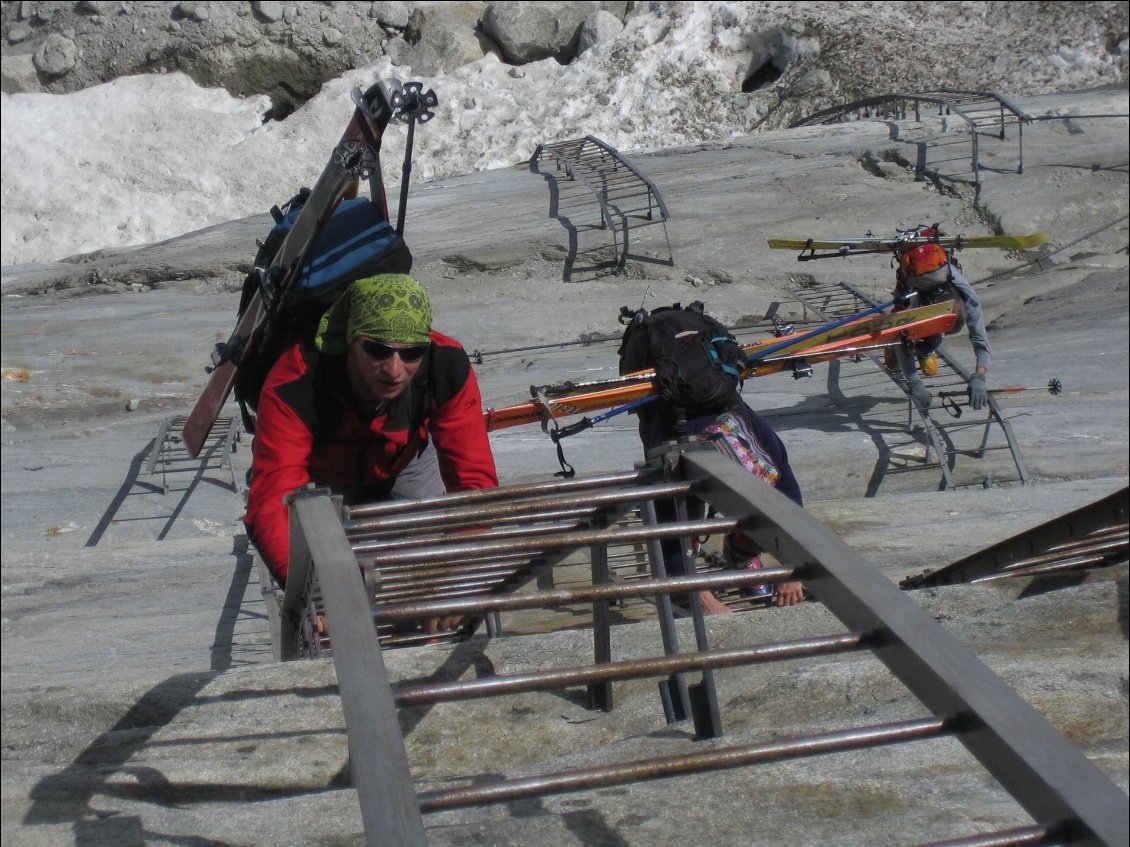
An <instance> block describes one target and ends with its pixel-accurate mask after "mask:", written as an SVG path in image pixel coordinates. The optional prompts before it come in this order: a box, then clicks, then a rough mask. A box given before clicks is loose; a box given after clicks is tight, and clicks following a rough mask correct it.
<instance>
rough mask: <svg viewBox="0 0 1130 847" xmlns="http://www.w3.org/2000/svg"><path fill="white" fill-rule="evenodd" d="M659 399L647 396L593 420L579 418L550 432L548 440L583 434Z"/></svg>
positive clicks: (654, 396) (654, 395)
mask: <svg viewBox="0 0 1130 847" xmlns="http://www.w3.org/2000/svg"><path fill="white" fill-rule="evenodd" d="M658 397H659V395H658V394H648V395H647V396H646V397H641V398H640V399H639V400H633V401H632V402H631V403H625V404H624V405H623V406H617V407H616V408H615V409H609V410H608V411H607V412H605V413H604V414H601V415H597V416H596V417H594V418H581V420H579V421H577V422H576V423H571V424H569V425H568V426H563V427H560V428H558V429H555V430H553V432H551V433H550V434H549V435H550V438H552V439H553V440H554V441H560V440H561V439H562V438H566V437H568V436H570V435H576V434H577V433H578V432H584V431H585V430H586V429H592V428H593V426H594V425H595V424H598V423H602V422H604V421H606V420H608V419H609V418H614V417H616V415H622V414H624V412H630V411H632V410H633V409H638V408H639V407H640V406H642V405H643V404H644V403H650V402H651V401H652V400H655V399H657V398H658Z"/></svg>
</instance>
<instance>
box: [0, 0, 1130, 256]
mask: <svg viewBox="0 0 1130 847" xmlns="http://www.w3.org/2000/svg"><path fill="white" fill-rule="evenodd" d="M864 5H866V6H869V7H872V15H871V17H865V18H859V17H856V18H853V20H854V26H856V27H857V28H858V27H860V26H867V25H872V24H874V23H875V22H876V20H877V19H876V18H875V17H874V14H875V10H878V11H879V12H881V13H882V15H883V16H884V17H883V18H882V19H883V20H885V21H886V22H887V23H888V24H890V23H891V22H892V21H895V20H897V19H899V18H900V17H901V16H903V15H904V14H905V9H904V8H903V7H905V5H906V4H900V3H871V4H862V3H861V4H846V5H845V4H830V3H823V4H815V6H818V7H819V9H815V8H813V6H814V4H809V3H793V4H780V3H756V4H754V3H684V4H656V6H657V7H666V8H663V9H661V10H659V11H653V12H649V13H644V14H637V15H635V16H633V17H631V18H630V19H629V20H628V22H627V24H626V26H625V27H624V30H623V31H622V32H621V33H620V35H619V36H618V37H617V38H616V40H615V41H614V42H612V43H611V44H604V45H597V46H595V47H593V48H591V49H589V50H588V51H586V52H585V54H583V55H582V56H581V57H580V58H578V59H577V60H576V61H574V63H573V64H572V65H570V66H568V67H562V66H560V65H558V64H557V63H556V62H554V61H553V60H550V59H547V60H545V61H543V62H538V63H534V64H530V65H526V66H523V67H521V68H511V67H510V66H508V65H505V64H503V63H501V62H500V61H499V60H498V59H496V58H495V57H494V56H491V55H488V56H486V57H484V58H483V59H481V60H479V61H477V62H474V63H471V64H469V65H466V66H464V67H462V68H459V69H458V70H457V71H455V72H454V73H452V74H450V75H444V74H440V75H436V76H434V77H432V78H429V79H425V80H423V81H424V82H425V85H426V87H428V88H432V89H434V90H435V91H436V93H437V95H438V97H439V101H440V105H439V108H438V110H437V115H436V117H435V119H434V120H433V121H432V122H431V123H429V124H428V125H426V126H424V127H421V128H420V129H419V130H418V131H417V132H416V136H415V138H416V144H415V150H414V156H413V171H412V179H413V181H414V182H426V181H429V180H436V179H441V178H444V177H447V176H452V175H456V174H461V173H468V172H473V171H477V170H484V169H489V168H499V167H505V166H509V165H513V164H516V163H518V162H521V161H524V160H526V159H528V158H529V157H530V155H531V154H532V153H533V151H534V149H535V148H536V146H537V145H538V144H539V143H542V142H546V141H554V140H560V139H562V138H575V137H580V136H582V135H585V134H592V135H596V136H598V137H600V138H601V139H603V140H604V141H606V142H607V143H609V144H611V145H612V146H614V147H616V148H618V149H620V150H621V151H625V152H627V151H632V150H641V149H654V148H657V147H670V146H679V145H684V144H694V143H699V142H702V141H704V140H723V139H725V138H727V137H731V136H733V135H737V134H741V133H744V132H746V131H748V128H749V127H750V126H752V125H753V124H755V123H756V121H757V119H758V118H759V117H760V114H759V110H764V109H765V108H768V105H762V103H764V104H769V103H771V98H769V97H766V98H763V101H757V100H754V101H753V102H751V103H750V104H749V105H748V106H745V107H743V108H733V107H726V106H725V101H727V100H728V99H729V98H730V97H731V96H732V95H734V94H735V93H740V83H741V79H742V77H743V75H744V74H745V73H746V72H747V71H748V70H749V63H750V51H751V49H753V48H754V47H757V49H759V50H761V51H767V50H768V51H771V50H773V49H778V50H779V49H782V45H781V43H779V40H778V42H777V43H769V44H760V46H758V44H759V39H760V37H761V36H760V35H759V33H761V34H763V33H765V32H767V31H769V30H771V29H772V27H773V26H774V18H773V16H772V15H771V14H769V13H772V12H773V11H774V10H778V11H779V12H780V14H782V15H783V14H784V12H785V11H786V10H785V9H784V7H788V9H787V11H788V12H789V13H790V14H793V15H796V14H800V13H805V14H810V15H813V14H819V15H820V16H822V18H825V19H827V18H831V17H834V16H836V15H848V14H852V15H855V14H857V13H855V12H850V11H845V9H846V8H847V7H848V6H850V7H851V8H852V9H856V8H858V7H860V6H864ZM955 5H959V6H961V7H962V17H961V18H960V20H958V19H951V20H950V22H949V24H950V27H951V28H952V27H954V26H956V25H957V23H960V22H964V24H965V25H968V26H971V25H973V24H978V25H981V26H983V23H982V22H981V21H980V15H981V12H980V11H979V10H978V8H977V7H979V6H980V5H981V4H976V3H973V4H955ZM845 21H846V19H845ZM845 25H846V23H845ZM958 35H959V36H960V32H959V33H958ZM769 41H770V42H773V39H772V38H770V39H769ZM795 41H796V42H797V43H795V44H793V45H792V50H793V51H794V53H793V55H795V56H802V55H803V54H804V52H805V51H806V50H807V49H809V46H808V45H806V44H805V43H803V41H802V40H801V39H795ZM1017 66H1018V63H1017V62H1011V63H1010V64H1009V65H1008V68H1007V69H1008V71H1009V73H1010V74H1012V77H1011V78H1010V80H1009V83H1010V86H1011V88H1012V89H1013V90H1025V89H1029V90H1030V89H1031V87H1032V86H1033V85H1036V84H1042V85H1045V86H1059V87H1069V86H1071V85H1073V84H1081V83H1082V84H1094V82H1095V80H1096V79H1103V78H1104V76H1103V75H1104V74H1105V78H1106V79H1107V80H1109V79H1110V78H1111V57H1110V56H1109V54H1107V53H1106V51H1105V50H1104V47H1103V45H1102V44H1101V43H1099V42H1098V41H1096V40H1081V42H1080V43H1077V44H1073V45H1066V44H1065V45H1060V46H1058V48H1053V49H1052V50H1051V52H1050V54H1049V55H1045V56H1034V57H1025V59H1024V61H1021V62H1020V63H1019V66H1021V67H1026V68H1028V69H1029V74H1030V78H1028V79H1024V78H1017V76H1016V74H1015V69H1016V67H1017ZM1096 69H1098V70H1096ZM1114 75H1115V77H1117V71H1116V70H1115V71H1114ZM393 78H395V79H400V80H402V81H408V80H412V79H414V78H415V77H413V75H412V71H411V68H407V67H393V66H392V65H391V64H390V63H389V62H388V60H381V61H380V62H378V63H377V64H374V65H372V66H369V67H366V68H363V69H360V70H357V71H353V72H351V73H349V74H347V75H346V76H344V77H341V78H339V79H337V80H334V81H332V82H330V83H328V84H326V85H325V86H323V90H322V91H321V93H320V94H319V95H318V96H317V97H315V98H314V99H313V100H311V101H310V102H309V103H307V104H306V105H305V106H304V107H303V108H302V109H300V110H298V111H297V112H296V113H295V114H293V115H292V116H290V117H289V118H288V119H287V120H286V121H285V122H283V123H266V124H264V123H263V115H264V113H265V112H266V111H267V110H268V109H269V108H270V103H269V101H268V99H267V98H266V97H262V96H257V97H249V98H246V99H239V98H235V97H232V96H230V95H228V94H227V93H226V92H224V91H221V90H210V89H203V88H200V87H198V86H197V85H195V84H194V83H193V82H192V81H191V80H190V79H189V78H188V77H186V76H183V75H180V74H168V75H164V76H133V77H124V78H121V79H118V80H115V81H113V82H110V83H107V84H105V85H101V86H98V87H95V88H90V89H87V90H84V91H80V92H77V93H74V94H66V95H49V94H16V95H9V94H3V95H0V104H2V131H0V138H2V147H0V169H2V196H0V200H2V212H3V223H2V227H0V229H2V240H0V250H2V256H0V264H3V265H15V264H25V263H33V262H46V261H56V260H59V259H62V258H64V257H67V256H72V255H75V254H78V253H83V252H88V251H93V250H97V249H102V248H120V247H126V246H130V245H137V244H143V243H149V242H153V241H159V240H163V239H166V238H171V237H173V236H176V235H180V234H182V233H185V232H190V231H193V230H197V229H200V228H202V227H205V226H209V225H212V224H216V223H220V222H223V221H228V220H233V219H236V218H241V217H245V216H248V215H254V214H260V213H262V212H264V211H266V210H267V209H269V208H270V207H271V206H272V205H273V204H276V203H281V202H283V201H285V200H286V199H287V198H289V197H290V196H291V195H292V194H293V193H294V191H295V190H296V189H297V188H298V187H300V186H302V185H311V184H312V183H313V182H314V180H316V178H317V176H318V174H319V172H320V171H321V169H322V167H323V165H324V164H325V162H326V160H327V157H328V155H329V152H330V151H331V150H332V148H333V146H334V144H335V143H336V141H337V140H338V138H339V136H340V134H341V131H342V129H343V128H344V126H345V124H346V122H347V121H348V119H349V116H350V114H351V110H352V104H351V101H350V90H351V89H352V88H353V87H354V86H357V85H360V86H361V87H362V88H365V87H367V86H368V85H369V84H371V83H373V82H375V81H378V80H384V81H387V80H389V79H393ZM1048 90H1053V89H1052V88H1050V87H1049V88H1048ZM405 138H406V133H405V131H404V128H403V127H392V128H391V129H390V131H389V132H388V133H386V139H385V142H384V152H383V161H384V171H385V178H386V180H388V182H389V184H390V187H393V186H395V184H396V183H397V182H398V181H399V179H400V165H401V160H402V157H403V151H404V142H405Z"/></svg>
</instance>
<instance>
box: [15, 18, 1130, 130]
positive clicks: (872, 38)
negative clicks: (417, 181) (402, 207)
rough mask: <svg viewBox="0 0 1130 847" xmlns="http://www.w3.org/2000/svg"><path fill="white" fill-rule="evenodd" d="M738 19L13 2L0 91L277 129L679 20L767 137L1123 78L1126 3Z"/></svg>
mask: <svg viewBox="0 0 1130 847" xmlns="http://www.w3.org/2000/svg"><path fill="white" fill-rule="evenodd" d="M739 6H740V7H739V8H735V6H734V4H722V3H717V4H715V3H693V4H692V3H672V4H652V3H643V4H640V3H633V2H625V3H611V2H608V3H596V2H573V3H556V2H555V3H514V2H503V3H483V2H451V3H443V2H424V3H407V2H375V3H368V2H338V3H293V2H292V3H273V2H272V3H268V2H230V3H206V2H188V0H183V2H133V3H93V2H87V3H48V2H18V3H17V2H11V3H4V4H3V6H2V8H0V32H2V34H3V41H2V54H3V86H4V88H3V90H4V91H5V92H8V93H16V92H30V91H47V92H52V93H61V92H71V91H77V90H80V89H83V88H87V87H89V86H92V85H97V84H99V83H103V82H108V81H110V80H112V79H116V78H118V77H122V76H128V75H132V74H145V73H167V72H172V71H182V72H184V73H186V74H188V75H189V76H191V77H192V79H193V80H195V81H196V82H197V83H198V84H199V85H202V86H206V87H218V88H224V89H227V90H228V91H229V92H231V93H232V94H235V95H238V96H249V95H253V94H266V95H269V96H270V97H271V99H272V101H273V103H274V110H273V112H272V113H271V115H269V117H274V118H278V117H284V116H286V115H287V114H289V113H290V112H292V111H293V110H294V109H295V108H297V107H298V106H300V105H301V104H302V103H304V102H306V101H307V100H308V99H310V98H311V97H312V96H313V95H314V94H316V93H317V92H318V90H319V88H320V87H321V85H322V84H323V83H324V82H326V81H327V80H330V79H334V78H336V77H339V76H341V75H342V74H344V73H346V72H347V71H349V70H350V69H354V68H360V67H364V66H366V65H370V64H372V63H374V62H375V61H377V60H378V59H380V58H381V57H382V56H388V57H390V58H391V59H392V61H393V62H394V64H396V65H398V66H411V68H412V72H413V73H414V74H415V75H417V76H431V75H434V74H436V73H439V72H443V73H452V72H454V71H455V70H456V69H458V68H459V67H461V66H463V65H466V64H468V63H470V62H474V61H476V60H478V59H481V58H482V57H483V56H484V55H486V54H488V53H489V54H493V55H495V56H497V57H498V58H499V59H501V61H503V62H505V63H507V64H511V65H514V66H520V65H524V64H527V63H530V62H536V61H540V60H543V59H546V58H553V59H555V60H556V61H557V62H559V63H561V64H570V63H572V62H574V61H575V60H576V58H577V57H578V56H579V55H581V54H584V53H585V51H586V50H588V49H589V48H590V47H592V45H593V44H594V43H600V44H605V45H608V47H609V55H608V57H607V60H608V61H610V62H613V63H619V64H620V66H621V68H622V71H623V73H629V72H630V70H631V56H632V52H633V51H634V50H638V49H639V48H640V46H641V45H643V44H649V43H654V42H656V41H662V40H663V39H664V38H665V37H666V36H667V33H668V32H670V31H671V30H672V29H673V28H675V29H677V28H678V27H679V26H680V25H681V24H682V22H684V21H686V22H689V24H690V26H691V27H693V28H694V29H696V30H699V31H705V32H709V33H711V34H712V37H713V38H714V40H715V41H716V43H717V44H718V46H719V48H720V49H722V50H728V51H732V53H733V58H732V64H733V69H732V71H733V76H734V80H733V83H734V85H733V87H734V92H733V93H734V94H736V95H738V96H737V98H736V100H735V102H734V103H733V104H732V105H731V104H730V103H729V102H728V101H729V100H730V99H731V97H730V93H729V92H726V91H717V90H715V89H713V88H711V86H713V85H714V83H713V82H712V81H710V80H709V76H707V83H708V85H707V88H705V89H704V90H703V100H704V102H707V103H710V104H711V107H712V109H713V110H714V111H715V112H717V111H718V110H721V111H722V112H727V111H729V110H730V109H731V108H736V109H743V108H747V107H748V105H749V104H748V103H746V102H745V101H744V100H743V99H742V98H741V96H740V95H742V94H745V95H750V94H753V93H756V92H762V91H767V90H768V89H770V88H772V89H773V101H774V105H773V108H772V109H771V110H770V111H773V112H774V113H775V114H774V115H773V116H772V117H767V116H766V115H765V114H764V112H765V109H764V108H758V109H754V110H753V112H754V113H755V117H756V120H757V122H758V123H759V124H761V123H765V122H766V121H768V122H769V125H773V126H781V125H784V124H785V123H786V122H787V121H789V120H792V119H794V118H795V117H797V116H799V115H800V114H804V113H808V112H811V111H814V110H815V109H818V108H823V107H824V106H827V105H831V104H832V103H834V102H843V101H844V100H847V99H858V98H859V97H862V96H865V95H867V94H870V93H874V91H875V90H876V89H886V90H899V89H905V90H911V89H917V90H919V91H921V90H930V89H937V88H942V87H947V88H959V89H981V88H984V87H985V86H986V85H989V84H991V83H992V84H996V83H998V82H999V80H1002V79H1009V80H1025V79H1028V80H1031V84H1032V86H1033V87H1031V88H1028V89H1025V90H1013V91H1011V93H1013V94H1021V93H1036V92H1037V91H1040V90H1050V89H1060V88H1064V87H1075V86H1078V85H1094V84H1099V83H1102V82H1115V81H1118V80H1120V79H1122V78H1124V77H1125V75H1126V69H1127V18H1128V14H1127V8H1126V4H1125V3H1119V2H1097V3H1041V2H1017V3H1004V4H985V3H969V4H965V3H959V4H948V6H947V10H946V14H945V16H944V18H941V17H939V16H938V15H937V13H936V9H935V8H934V7H933V6H932V5H931V4H926V3H909V4H907V3H883V2H861V3H852V4H842V5H837V6H835V7H832V6H829V4H826V3H785V4H782V3H774V2H756V3H744V4H739ZM626 22H634V24H635V26H634V30H633V33H632V34H631V35H630V37H629V38H628V39H627V40H626V41H624V43H623V44H621V45H619V47H618V48H617V47H615V46H613V45H614V42H615V40H616V36H617V34H618V33H619V32H620V31H621V29H623V24H625V23H626ZM1002 41H1005V42H1007V50H1002V49H1001V42H1002ZM1084 54H1085V55H1086V61H1080V57H1081V56H1083V55H1084ZM1093 55H1098V56H1100V58H1099V59H1098V60H1097V61H1095V60H1094V59H1093V58H1091V57H1092V56H1093ZM694 70H695V69H693V68H688V69H685V71H686V74H685V76H686V78H682V76H680V77H679V78H672V79H669V80H663V79H657V80H656V85H657V90H662V88H663V87H665V86H666V85H675V84H678V85H680V86H683V87H685V86H688V85H691V86H693V85H694V81H693V76H694V73H693V72H694ZM719 95H721V96H719ZM704 118H705V119H707V120H709V119H711V118H710V116H709V115H704ZM713 120H717V115H715V116H714V118H713Z"/></svg>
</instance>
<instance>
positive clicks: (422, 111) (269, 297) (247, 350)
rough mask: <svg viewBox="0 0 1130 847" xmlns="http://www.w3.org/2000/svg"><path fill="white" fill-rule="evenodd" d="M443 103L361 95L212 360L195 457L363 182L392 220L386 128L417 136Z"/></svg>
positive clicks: (411, 92)
mask: <svg viewBox="0 0 1130 847" xmlns="http://www.w3.org/2000/svg"><path fill="white" fill-rule="evenodd" d="M436 102H437V101H436V95H435V93H434V92H432V91H428V92H426V93H424V92H423V91H422V86H421V85H420V83H417V82H409V83H406V84H404V85H401V84H400V83H398V82H393V83H392V85H391V86H386V85H385V84H384V83H379V82H378V83H376V84H375V85H372V86H371V87H370V88H369V89H368V90H367V91H365V92H364V93H362V91H361V89H360V88H355V89H354V90H353V105H354V109H353V117H352V118H351V119H350V121H349V124H348V125H347V126H346V128H345V132H344V133H343V134H342V136H341V140H340V141H338V143H337V146H335V147H334V149H333V153H332V154H331V156H330V160H329V163H328V164H327V165H326V167H325V168H324V169H323V171H322V173H321V175H320V176H319V177H318V181H317V182H316V183H315V184H314V187H313V188H312V189H311V191H310V195H309V197H308V198H307V199H306V202H305V204H304V205H303V207H302V212H301V213H300V214H299V216H298V219H297V220H296V221H295V223H294V226H293V227H292V228H291V230H290V232H289V233H288V234H287V236H286V238H285V240H284V241H283V242H282V244H281V245H280V246H279V249H278V252H277V253H276V254H275V257H274V259H273V260H272V261H271V263H270V265H269V266H268V267H265V268H255V269H254V270H253V271H252V272H253V273H257V274H259V283H260V284H259V285H258V287H257V290H256V292H255V294H254V296H253V297H252V298H251V299H250V301H249V302H248V303H247V304H246V305H245V306H244V308H243V310H242V312H241V313H240V314H239V316H238V321H237V324H236V327H235V331H234V332H233V333H232V334H231V337H230V338H229V339H228V340H227V342H225V343H222V344H217V345H216V349H215V350H214V351H213V353H212V366H211V367H210V368H209V369H208V370H209V373H210V374H211V376H210V377H209V379H208V383H207V385H206V386H205V388H204V391H203V392H202V393H201V395H200V397H199V399H197V401H196V405H195V406H194V407H193V409H192V411H191V412H190V413H189V416H188V418H187V420H186V422H185V425H184V435H183V437H184V443H185V447H186V448H187V449H188V451H189V453H190V454H191V455H193V456H197V455H199V453H200V450H201V448H202V447H203V446H204V442H205V440H206V439H207V438H208V433H209V432H210V431H211V429H212V426H213V425H214V424H215V422H216V419H217V418H218V417H219V415H220V411H221V410H222V409H223V406H224V404H225V403H226V402H227V399H228V396H229V395H230V394H231V392H232V388H233V387H234V385H235V382H236V376H237V372H238V369H239V367H240V363H241V362H249V361H251V359H252V358H253V357H254V354H255V348H256V344H257V343H258V342H259V341H260V340H261V333H262V331H263V328H264V325H265V323H266V320H267V317H268V315H269V314H270V313H271V311H272V310H274V309H278V308H280V306H281V305H282V304H285V302H286V298H287V297H288V295H289V294H290V292H291V291H292V289H293V288H294V285H295V281H296V280H297V278H298V277H299V276H300V275H301V273H302V269H303V267H304V266H305V264H306V261H307V257H308V256H309V253H310V249H311V247H312V246H313V244H314V243H315V241H316V239H317V237H318V234H319V233H320V232H321V231H322V227H323V226H324V225H325V223H326V221H328V220H329V219H330V217H331V216H332V215H333V213H334V210H335V209H336V208H337V206H338V203H340V202H341V200H342V199H343V198H344V197H345V196H346V194H347V193H348V192H350V191H351V190H352V189H353V187H354V185H355V183H356V182H357V181H358V180H361V179H364V180H368V182H369V190H370V194H371V197H372V200H373V203H374V204H375V205H376V206H377V207H378V208H379V209H380V210H381V211H382V212H383V214H384V219H385V220H388V219H389V218H388V199H387V198H386V196H385V189H384V183H383V181H382V179H381V161H380V149H381V138H382V136H383V135H384V131H385V128H386V127H387V126H388V124H389V122H390V121H392V120H393V119H396V120H399V121H401V122H404V123H408V124H409V131H411V129H412V128H413V127H414V125H415V123H417V122H419V123H423V122H424V121H426V120H428V119H429V118H431V116H432V114H434V113H433V112H431V111H430V109H431V108H432V107H434V106H435V105H436ZM410 151H411V148H410V147H409V151H408V153H406V156H405V174H404V176H405V179H404V180H403V181H402V185H401V203H400V215H399V220H398V222H397V233H400V234H402V233H403V228H404V199H405V193H406V189H407V168H408V160H409V156H410Z"/></svg>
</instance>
